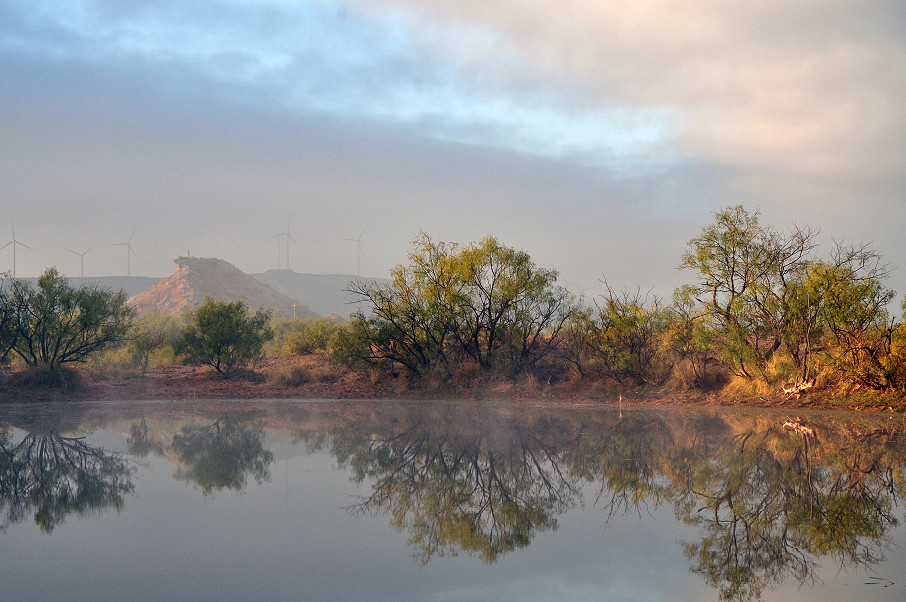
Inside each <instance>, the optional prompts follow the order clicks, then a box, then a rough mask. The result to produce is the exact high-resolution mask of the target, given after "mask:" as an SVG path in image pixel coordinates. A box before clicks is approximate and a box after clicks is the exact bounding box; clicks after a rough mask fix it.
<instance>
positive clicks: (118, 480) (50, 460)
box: [0, 428, 133, 533]
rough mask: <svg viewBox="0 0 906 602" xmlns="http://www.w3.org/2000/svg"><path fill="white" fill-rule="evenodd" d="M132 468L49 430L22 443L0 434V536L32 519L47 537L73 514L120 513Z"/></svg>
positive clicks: (112, 455)
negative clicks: (14, 526) (32, 516)
mask: <svg viewBox="0 0 906 602" xmlns="http://www.w3.org/2000/svg"><path fill="white" fill-rule="evenodd" d="M132 471H133V468H132V466H131V464H130V463H129V462H128V461H127V460H126V459H124V458H123V457H122V456H120V455H119V454H116V453H109V452H106V451H104V450H103V449H101V448H98V447H92V446H90V445H88V444H87V443H86V442H85V440H84V439H83V438H81V437H71V436H65V435H63V434H61V433H60V432H58V431H56V430H53V429H48V430H43V431H32V432H29V433H27V434H25V435H24V436H23V437H22V438H21V439H18V438H16V437H15V436H14V433H13V432H12V429H9V428H7V429H4V430H3V431H0V513H2V515H3V518H2V522H0V530H6V529H7V528H8V527H9V525H11V524H14V523H18V522H20V521H22V520H24V519H25V518H27V517H28V516H30V515H34V521H35V524H37V525H38V526H39V527H40V528H41V530H42V531H44V532H46V533H50V532H51V531H53V529H54V527H56V526H57V525H58V524H59V523H61V522H62V521H63V519H64V518H65V517H66V516H67V515H69V514H72V513H76V514H85V513H87V512H91V511H98V510H102V509H106V508H113V509H116V510H119V509H120V508H122V507H123V503H124V496H125V495H126V494H129V493H131V492H132V490H133V484H132V481H131V477H132Z"/></svg>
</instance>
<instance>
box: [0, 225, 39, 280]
mask: <svg viewBox="0 0 906 602" xmlns="http://www.w3.org/2000/svg"><path fill="white" fill-rule="evenodd" d="M10 228H11V229H12V231H13V239H12V240H11V241H9V242H8V243H6V244H5V245H3V246H2V247H0V249H5V248H6V247H8V246H10V245H12V246H13V278H15V277H16V245H19V246H20V247H25V248H26V249H31V250H32V251H34V249H32V248H31V247H29V246H28V245H27V244H25V243H24V242H19V241H18V240H16V227H15V226H14V225H13V224H10Z"/></svg>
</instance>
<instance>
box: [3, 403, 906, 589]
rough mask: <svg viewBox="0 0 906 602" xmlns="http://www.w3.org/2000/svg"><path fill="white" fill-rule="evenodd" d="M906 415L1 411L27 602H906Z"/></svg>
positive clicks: (6, 563) (429, 406) (505, 408)
mask: <svg viewBox="0 0 906 602" xmlns="http://www.w3.org/2000/svg"><path fill="white" fill-rule="evenodd" d="M904 493H906V437H904V424H903V418H902V417H894V416H888V415H859V414H842V413H813V414H806V413H797V414H789V413H784V412H774V411H767V410H758V411H750V412H747V411H742V410H731V409H723V408H721V409H711V410H699V409H696V410H691V409H664V410H660V409H658V410H651V409H648V410H645V409H625V408H624V409H623V410H622V411H620V410H617V409H606V408H588V407H567V406H557V405H556V404H548V405H536V404H525V403H513V404H501V403H495V404H466V403H443V402H413V403H397V402H284V401H279V402H278V401H260V402H249V401H242V402H223V401H218V402H147V403H145V402H129V403H122V404H119V403H98V404H91V403H84V404H51V405H42V404H28V405H16V404H11V405H5V406H2V407H0V595H2V597H3V598H5V599H35V600H38V599H41V600H44V599H61V598H69V599H92V600H94V599H250V598H254V599H411V600H425V599H443V600H461V599H475V600H487V599H545V600H547V599H557V598H559V599H632V600H638V599H651V600H661V599H671V600H676V599H687V600H700V599H718V598H728V599H749V598H758V597H763V598H766V599H796V600H800V599H816V600H828V599H839V600H852V599H868V600H871V599H879V600H903V599H906V577H904V575H906V571H904V569H906V553H904V549H903V546H904V545H906V530H904V527H903V526H902V524H903V520H904V518H906V516H904V504H903V503H902V496H903V495H904Z"/></svg>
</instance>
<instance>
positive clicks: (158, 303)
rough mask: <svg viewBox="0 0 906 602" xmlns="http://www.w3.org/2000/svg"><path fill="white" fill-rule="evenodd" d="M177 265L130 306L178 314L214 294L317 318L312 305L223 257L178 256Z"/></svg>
mask: <svg viewBox="0 0 906 602" xmlns="http://www.w3.org/2000/svg"><path fill="white" fill-rule="evenodd" d="M173 264H174V265H175V266H176V273H174V274H173V275H172V276H170V277H169V278H165V279H164V280H161V281H160V282H158V283H157V284H155V285H153V286H152V287H150V288H149V289H147V290H145V291H144V292H142V293H140V294H138V295H136V296H134V297H132V298H131V299H130V300H129V305H130V306H131V307H133V308H135V310H136V311H137V312H139V313H142V312H145V311H149V310H152V309H156V310H157V311H159V312H160V313H162V314H165V315H171V316H178V315H180V314H181V313H183V312H184V311H186V310H191V309H195V308H196V307H198V306H199V305H201V303H202V302H203V301H204V299H205V297H213V298H215V299H219V300H221V301H229V302H232V301H238V300H240V299H241V300H243V301H245V303H246V304H247V305H248V306H249V307H250V308H251V309H253V310H254V309H258V308H259V307H260V308H263V309H265V310H270V311H274V312H279V313H281V314H283V315H284V316H292V315H296V316H299V317H303V318H314V317H317V314H316V313H315V312H313V311H312V310H311V309H309V308H308V307H306V306H304V305H302V304H301V303H299V302H297V301H295V300H293V299H291V298H289V297H288V296H286V295H284V294H282V293H280V292H278V291H277V290H275V289H274V288H272V287H270V286H268V285H267V284H264V283H262V282H259V281H258V280H255V279H254V278H252V277H251V276H249V275H248V274H246V273H245V272H243V271H242V270H240V269H239V268H237V267H236V266H234V265H233V264H231V263H229V262H228V261H224V260H223V259H217V258H211V257H177V258H176V259H174V260H173Z"/></svg>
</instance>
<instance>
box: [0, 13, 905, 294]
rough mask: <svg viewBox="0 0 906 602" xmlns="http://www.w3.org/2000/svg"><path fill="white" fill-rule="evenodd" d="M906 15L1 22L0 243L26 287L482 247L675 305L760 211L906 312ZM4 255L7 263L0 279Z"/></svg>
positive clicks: (578, 283)
mask: <svg viewBox="0 0 906 602" xmlns="http://www.w3.org/2000/svg"><path fill="white" fill-rule="evenodd" d="M904 190H906V5H904V3H903V2H902V1H897V2H880V1H879V2H871V1H859V2H855V1H854V2H841V1H822V2H817V1H815V2H811V1H808V0H801V1H796V2H772V1H765V2H757V3H727V2H720V1H713V2H705V1H702V2H696V1H686V2H645V1H634V2H601V1H598V0H594V1H591V0H589V1H570V0H566V1H563V0H561V1H558V2H553V1H544V0H521V1H520V2H515V1H505V2H504V1H500V2H488V1H486V0H484V1H474V2H471V1H470V2H467V1H455V0H447V1H443V0H441V1H438V2H431V3H426V2H422V1H417V0H396V1H393V0H386V1H380V0H348V1H345V2H344V1H330V0H321V1H314V2H292V1H289V0H286V1H282V2H281V1H276V0H253V1H246V2H240V1H238V0H235V1H213V0H212V1H195V2H182V1H176V0H173V1H158V2H144V3H138V2H127V1H116V0H108V1H103V0H97V1H87V0H86V1H82V2H72V1H67V2H40V1H36V0H29V1H21V2H20V1H16V0H8V1H6V2H3V3H2V4H0V245H2V244H5V243H6V242H7V241H8V240H9V239H10V238H11V234H12V232H11V229H12V226H13V225H15V234H16V238H17V239H18V240H20V241H21V242H23V243H25V244H27V245H29V246H30V247H32V248H31V249H28V248H25V247H22V246H19V247H18V250H17V255H16V262H17V271H18V275H20V276H22V275H37V274H39V273H40V272H41V271H43V269H44V268H45V267H46V266H48V265H57V266H58V267H59V268H60V270H61V271H63V272H64V273H68V274H72V275H78V271H79V257H78V256H77V255H76V254H75V253H72V252H70V250H74V251H77V252H79V253H81V252H83V251H84V250H85V249H88V248H90V247H93V248H92V250H91V251H89V252H88V253H87V254H86V255H85V272H86V275H119V274H124V273H125V271H126V255H125V248H124V247H122V246H114V244H113V243H118V242H124V241H125V240H126V239H128V238H129V236H130V233H131V232H132V230H133V228H134V229H135V234H134V236H133V240H132V244H133V247H134V249H135V253H136V256H135V257H134V258H133V259H132V273H133V274H134V275H153V276H165V275H168V274H169V273H171V272H172V265H171V264H170V261H171V260H172V259H173V258H174V257H176V256H178V255H182V254H185V253H187V252H191V254H193V255H199V256H215V257H222V258H223V259H226V260H228V261H230V262H232V263H234V264H236V265H237V266H238V267H239V268H240V269H242V270H245V271H248V272H257V271H263V270H265V269H270V268H275V267H278V261H280V262H281V263H280V264H279V265H280V266H281V267H283V266H284V265H285V264H284V263H282V262H285V250H281V249H280V248H279V247H278V245H279V244H280V240H281V239H280V238H273V236H274V235H276V234H278V233H279V232H281V231H285V230H286V227H287V224H288V221H289V220H290V219H292V222H291V223H290V224H289V225H290V232H291V234H292V235H293V237H294V238H295V240H297V241H298V242H299V243H300V246H298V247H297V246H295V245H293V246H292V248H291V249H290V267H291V268H292V269H294V270H296V271H299V272H314V273H354V272H355V270H356V249H355V243H354V242H350V241H348V240H344V239H348V238H356V237H358V236H359V234H360V233H362V231H363V229H364V234H363V236H362V251H363V259H362V272H363V274H365V275H373V276H384V275H386V273H387V271H388V270H389V269H390V268H391V267H392V266H393V265H395V264H397V263H402V262H405V261H406V253H407V252H408V250H409V249H410V241H411V240H412V238H413V237H414V236H415V235H416V234H417V233H418V231H419V230H424V231H425V232H427V233H428V234H430V235H431V236H433V237H435V238H439V239H444V240H452V241H460V242H468V241H472V240H478V239H480V238H482V237H483V236H486V235H488V234H493V235H496V236H498V238H500V239H501V240H502V241H503V242H504V243H506V244H508V245H511V246H515V247H517V248H521V249H524V250H526V251H527V252H529V254H531V255H532V257H533V258H534V259H535V260H536V262H537V263H538V264H540V265H542V266H544V267H554V268H557V269H559V270H560V272H561V283H563V284H565V285H566V286H568V287H570V288H572V289H573V290H576V291H585V292H586V293H587V294H588V295H594V294H597V293H598V292H600V289H601V286H600V284H599V283H598V279H599V278H601V277H602V276H606V277H607V278H608V280H609V281H610V282H611V283H612V284H615V285H616V286H618V287H623V286H628V287H633V288H634V287H636V286H640V287H642V288H643V289H644V290H647V289H648V288H649V287H654V289H655V291H656V292H658V293H660V294H662V295H663V294H669V291H670V290H671V288H672V287H673V286H675V285H677V284H679V283H681V282H685V281H689V280H690V278H691V275H690V274H683V273H681V272H677V271H676V269H675V268H676V265H677V264H678V263H679V258H680V255H681V253H682V250H683V248H684V245H685V242H686V241H687V240H688V239H690V238H692V237H693V236H695V235H696V233H697V232H698V231H699V230H700V228H701V227H702V226H703V225H705V224H706V223H708V222H709V221H710V220H711V218H712V216H713V212H714V211H715V210H718V209H720V208H722V207H724V206H726V205H729V204H736V203H743V204H745V205H746V207H747V208H749V209H750V210H753V211H754V210H759V211H761V212H762V216H763V217H762V219H763V220H764V221H765V222H767V223H770V224H773V225H774V226H776V227H778V228H780V229H785V228H788V227H790V226H791V225H792V224H793V223H796V224H798V225H808V226H812V227H815V228H820V230H821V236H822V239H823V240H824V241H826V242H827V243H828V244H827V245H826V246H829V244H830V241H831V240H832V239H837V240H841V239H845V240H850V241H856V242H871V241H873V242H874V244H875V246H876V247H877V248H878V250H879V251H880V252H881V253H882V254H883V255H884V257H885V258H886V260H887V261H888V262H889V263H890V264H891V265H892V266H893V267H896V268H899V269H897V270H896V271H895V272H894V274H893V277H892V278H891V280H890V282H889V284H890V285H891V286H892V287H893V288H895V289H896V290H898V291H899V292H900V294H902V293H904V292H906V237H904V235H903V232H904V227H906V204H904V198H903V192H904ZM9 269H12V251H11V247H9V246H8V247H7V248H5V249H3V250H2V251H0V270H9Z"/></svg>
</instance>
